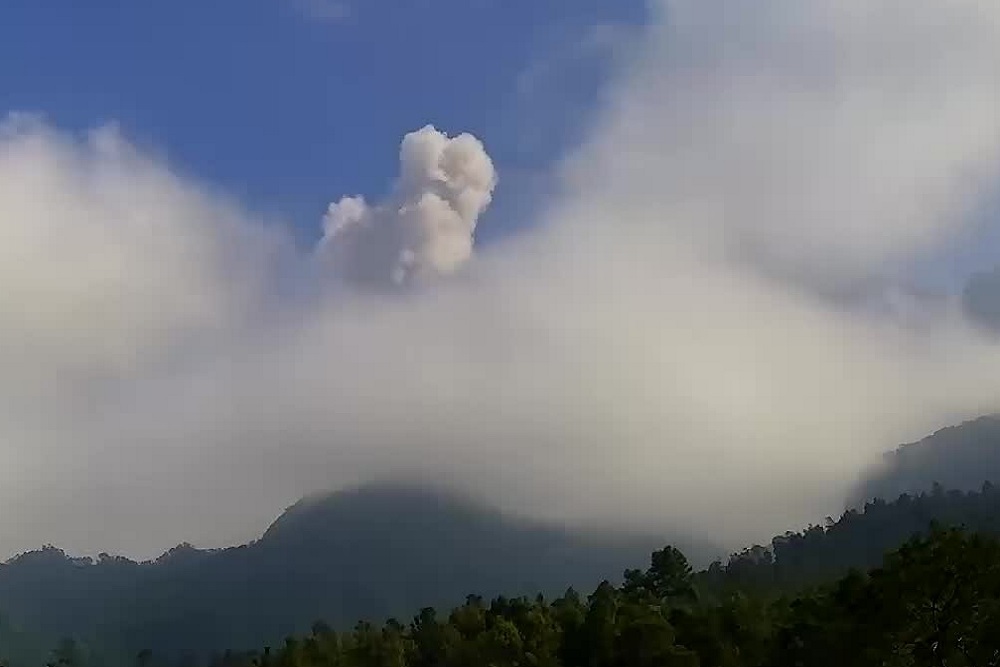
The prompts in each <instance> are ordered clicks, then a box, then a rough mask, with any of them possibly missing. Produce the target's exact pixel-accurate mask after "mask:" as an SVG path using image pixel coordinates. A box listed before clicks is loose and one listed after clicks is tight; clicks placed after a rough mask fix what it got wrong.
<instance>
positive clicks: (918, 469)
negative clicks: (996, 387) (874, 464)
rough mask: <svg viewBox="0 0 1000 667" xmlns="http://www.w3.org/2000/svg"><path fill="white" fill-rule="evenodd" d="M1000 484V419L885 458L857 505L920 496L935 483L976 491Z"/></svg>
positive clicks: (855, 497) (856, 497)
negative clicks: (987, 482)
mask: <svg viewBox="0 0 1000 667" xmlns="http://www.w3.org/2000/svg"><path fill="white" fill-rule="evenodd" d="M986 481H989V482H994V483H998V482H1000V415H992V416H985V417H980V418H979V419H976V420H973V421H970V422H966V423H964V424H960V425H958V426H951V427H948V428H944V429H941V430H940V431H937V432H936V433H934V434H933V435H930V436H928V437H926V438H924V439H923V440H920V441H918V442H914V443H910V444H906V445H902V446H900V447H899V448H897V449H896V450H895V451H893V452H889V453H887V454H886V455H885V459H884V461H883V464H882V465H881V466H880V467H879V468H878V469H876V470H873V471H872V472H871V473H870V474H869V475H868V476H867V477H866V478H865V479H863V480H862V481H861V482H860V483H859V484H858V487H857V489H856V490H855V491H854V493H853V494H852V496H851V498H850V500H851V502H852V504H858V503H861V502H864V501H866V500H870V499H872V498H876V497H877V498H895V497H897V496H898V495H900V494H901V493H911V494H912V493H919V492H921V491H926V490H929V489H930V488H931V487H932V486H933V485H934V484H935V483H938V484H940V485H941V486H943V487H944V488H946V489H958V490H963V491H970V490H974V489H978V488H980V487H981V486H982V484H983V482H986Z"/></svg>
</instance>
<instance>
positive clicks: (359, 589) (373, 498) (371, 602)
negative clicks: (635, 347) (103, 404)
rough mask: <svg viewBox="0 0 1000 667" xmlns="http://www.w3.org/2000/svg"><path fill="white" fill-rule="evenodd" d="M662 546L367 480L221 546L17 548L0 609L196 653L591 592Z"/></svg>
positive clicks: (33, 623) (114, 648) (34, 623)
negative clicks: (135, 554) (252, 537)
mask: <svg viewBox="0 0 1000 667" xmlns="http://www.w3.org/2000/svg"><path fill="white" fill-rule="evenodd" d="M661 545H662V538H661V539H657V540H653V539H641V538H631V537H624V536H611V535H607V534H601V535H597V534H594V535H591V534H585V533H581V532H574V531H570V530H566V529H562V528H559V527H555V526H551V525H546V524H542V523H537V522H532V521H528V520H524V519H518V518H512V517H508V516H505V515H503V514H501V513H500V512H498V511H496V510H494V509H491V508H489V507H486V506H483V505H480V504H477V503H474V502H472V501H470V500H468V499H465V498H462V497H458V496H455V495H451V494H447V493H443V492H439V491H433V490H428V489H422V488H417V487H405V486H368V487H362V488H358V489H354V490H349V491H341V492H337V493H333V494H329V495H325V496H319V497H313V498H309V499H304V500H302V501H300V502H299V503H297V504H295V505H293V506H292V507H290V508H289V509H288V510H287V511H285V512H284V514H282V515H281V516H280V517H279V518H278V519H277V520H276V521H275V522H274V523H273V524H272V525H271V526H270V528H268V530H267V531H266V532H265V533H264V535H263V536H262V537H261V538H260V539H259V540H257V541H255V542H252V543H250V544H246V545H243V546H239V547H233V548H229V549H222V550H214V551H204V550H198V549H195V548H193V547H191V546H189V545H181V546H179V547H177V548H175V549H173V550H171V551H169V552H167V553H166V554H164V555H163V556H161V557H160V558H159V559H157V560H155V561H150V562H143V563H136V562H133V561H131V560H128V559H125V558H122V557H114V556H108V555H105V554H102V556H101V557H100V558H98V559H97V560H91V559H81V558H72V557H70V556H68V555H67V554H65V553H63V552H62V551H61V550H59V549H56V548H54V547H47V548H44V549H41V550H38V551H34V552H29V553H27V554H23V555H21V556H19V557H17V558H14V559H12V560H11V561H9V562H7V563H6V564H4V565H2V566H0V609H2V610H3V611H4V613H5V614H7V615H8V617H9V618H10V619H11V621H12V622H15V623H17V624H18V625H19V626H23V627H27V628H31V629H32V630H33V631H35V632H37V633H38V634H40V635H42V636H44V637H46V638H48V640H49V642H50V645H54V644H55V642H56V641H57V640H58V639H60V638H62V637H67V636H72V637H75V638H78V639H80V640H83V641H84V642H86V643H88V644H89V645H90V646H91V647H98V648H103V649H104V659H105V661H107V662H109V663H111V662H118V661H122V660H125V659H126V657H127V656H134V655H135V654H136V653H137V652H138V651H139V650H140V649H144V648H149V649H152V650H153V651H154V653H156V654H157V655H160V656H164V655H173V656H175V657H177V656H180V655H182V654H183V653H184V652H186V651H188V652H190V653H191V654H192V655H197V656H204V655H206V654H209V653H211V652H213V651H217V650H221V649H223V648H234V649H240V648H250V647H257V646H260V645H261V643H262V642H263V643H267V642H271V643H273V644H275V645H277V644H278V643H280V641H281V640H282V639H283V638H284V637H285V636H286V635H288V634H291V633H297V632H298V633H301V632H303V631H306V630H308V629H309V628H310V627H311V625H312V624H313V622H315V621H317V620H321V619H322V620H323V621H326V622H328V623H330V624H331V625H334V626H344V625H349V624H353V623H354V622H355V621H356V620H358V619H371V620H383V619H385V618H386V617H389V616H394V615H396V616H400V617H401V618H407V617H408V615H411V614H412V613H413V611H414V610H416V609H420V608H422V607H425V606H448V605H453V604H455V603H457V602H460V601H462V600H464V599H465V596H466V595H467V594H469V593H477V594H481V595H484V596H492V595H497V594H500V593H503V594H508V595H511V594H532V595H533V594H535V593H538V592H543V593H546V594H558V593H561V592H563V591H565V590H566V588H567V587H570V586H574V587H578V588H581V589H583V590H588V589H591V588H593V586H594V585H595V584H596V583H598V582H600V581H601V580H603V579H605V578H609V577H610V578H613V577H614V575H615V574H617V573H621V572H622V571H623V570H624V569H626V568H629V567H634V566H636V565H638V564H641V563H642V562H644V561H645V560H646V559H647V558H648V554H649V552H650V551H651V550H652V549H653V548H655V547H657V546H661ZM690 546H691V545H689V547H690ZM220 610H224V613H220ZM94 650H97V649H96V648H95V649H94Z"/></svg>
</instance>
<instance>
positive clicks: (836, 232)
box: [0, 0, 1000, 554]
mask: <svg viewBox="0 0 1000 667" xmlns="http://www.w3.org/2000/svg"><path fill="white" fill-rule="evenodd" d="M659 8H660V9H661V10H662V13H663V15H662V16H660V17H659V19H658V22H657V23H656V25H654V26H652V27H650V28H649V31H648V35H647V38H646V39H647V43H646V44H645V47H644V51H643V55H642V56H641V57H640V58H639V60H638V61H637V62H636V64H635V66H634V68H633V69H632V70H631V71H630V72H628V73H627V76H625V77H624V78H623V79H622V80H620V81H619V82H617V84H616V85H615V86H614V87H613V88H612V90H611V91H610V92H611V93H612V99H613V100H614V102H613V104H612V105H611V106H610V107H609V108H608V109H606V110H605V113H604V114H603V116H602V120H601V122H600V123H599V124H598V125H597V127H595V129H594V131H593V133H592V135H591V139H590V141H589V142H588V143H587V144H586V145H584V146H582V147H581V148H580V150H579V151H578V152H577V153H575V154H574V155H573V156H571V158H570V159H569V160H568V161H567V164H566V174H565V175H566V180H565V184H564V185H565V187H564V192H565V194H564V195H563V196H562V197H561V198H560V199H558V200H556V201H553V202H552V204H551V207H550V210H549V211H548V213H547V214H546V216H545V221H544V224H543V225H541V226H540V227H539V228H538V229H537V230H535V231H532V232H530V233H528V234H525V235H522V236H519V237H518V238H515V239H512V240H508V241H506V242H503V243H499V244H496V245H494V246H493V247H491V248H486V249H481V250H480V251H479V252H478V253H477V255H476V258H475V261H470V257H471V242H472V238H473V232H474V227H475V222H476V218H477V216H478V214H479V213H480V212H481V211H482V210H483V208H484V207H485V206H486V205H487V204H488V203H489V200H490V196H491V191H492V185H493V182H494V174H493V168H492V165H491V164H490V162H489V158H488V156H487V155H486V153H485V151H484V150H483V147H482V146H481V145H480V144H479V143H478V141H476V140H475V139H473V138H472V137H468V136H467V135H462V136H460V137H458V138H455V139H447V138H446V137H445V136H443V135H441V134H440V133H438V132H436V131H434V130H432V129H430V128H425V129H424V130H421V131H419V132H417V133H415V134H413V135H409V137H408V138H407V140H406V141H405V142H404V145H403V148H402V150H401V162H402V166H401V177H400V179H399V182H398V183H397V184H396V187H395V189H394V190H393V192H392V194H391V195H390V196H389V198H388V199H387V200H386V201H385V202H382V203H378V204H375V205H370V204H368V203H367V202H365V201H364V200H362V199H360V198H346V199H342V200H340V201H339V202H338V203H337V204H335V205H334V206H333V207H332V209H331V211H330V212H329V214H328V216H327V219H326V225H327V229H326V232H327V236H326V239H325V241H324V244H323V246H322V247H321V248H320V249H319V252H318V253H316V254H315V255H311V256H310V257H307V258H301V257H299V258H292V257H289V255H288V254H286V250H285V245H284V243H283V241H282V240H281V238H280V237H279V236H276V235H275V234H274V233H273V231H270V230H269V229H268V228H267V227H265V226H263V225H261V224H260V223H259V222H256V221H254V220H253V219H252V217H251V216H248V215H246V214H245V213H241V212H240V211H238V210H237V209H236V208H235V207H234V206H232V205H231V204H230V203H227V202H220V201H219V198H218V197H217V196H216V195H211V194H207V193H206V191H205V189H204V188H201V187H198V186H196V185H194V184H192V183H191V182H190V181H189V180H187V179H185V178H183V177H180V176H178V175H176V174H174V173H172V172H171V171H170V169H169V168H167V167H166V166H164V165H162V164H160V163H158V162H157V161H155V160H152V159H150V158H149V157H147V156H143V155H141V154H139V153H137V152H136V151H135V150H134V149H132V148H130V147H128V145H127V144H125V143H124V142H123V141H122V140H121V138H120V137H117V136H116V135H114V134H113V133H111V134H109V133H107V132H104V133H98V135H97V137H96V138H93V139H90V140H88V141H86V142H78V141H73V140H71V139H70V138H67V137H65V136H62V135H59V134H58V133H56V132H55V131H54V130H52V129H51V128H49V127H47V126H45V125H43V124H39V123H37V122H34V123H28V124H27V125H26V126H25V125H22V126H21V127H20V128H19V129H11V127H12V126H11V125H8V127H7V129H6V130H5V131H4V134H3V138H2V140H0V234H2V239H3V242H2V243H0V273H2V276H3V278H2V279H3V281H4V283H3V284H4V286H5V290H4V293H3V295H0V332H3V333H0V337H3V338H2V340H3V343H4V344H3V346H2V349H0V359H2V360H3V362H4V364H8V363H9V364H14V366H13V368H15V369H16V371H15V372H13V373H6V374H5V375H3V376H2V377H0V395H2V396H3V397H5V398H9V399H10V400H7V401H4V402H3V403H2V405H3V407H2V408H0V410H2V411H3V412H2V413H0V470H2V471H3V472H2V473H0V475H2V477H0V503H2V504H3V507H4V508H5V514H10V515H13V516H17V517H21V518H22V519H23V521H21V522H20V523H12V524H5V526H4V528H3V532H2V533H0V548H3V549H4V550H8V551H9V550H14V549H18V548H24V547H28V546H32V545H35V544H38V543H41V542H44V541H56V542H59V543H61V544H65V545H66V546H67V547H69V548H71V549H85V550H97V549H109V550H114V549H126V550H128V551H131V552H133V553H139V554H150V553H153V552H155V551H156V550H157V549H159V548H163V547H166V546H169V545H170V544H171V543H175V542H179V541H181V540H182V539H190V540H194V541H196V542H201V543H203V544H210V543H218V542H219V541H223V540H228V539H232V538H235V537H249V536H251V535H252V534H253V532H254V531H255V530H257V529H259V528H261V527H262V526H263V524H264V523H265V522H266V521H267V520H268V519H269V518H271V516H272V515H273V513H275V512H276V511H277V510H279V509H280V508H281V507H283V506H285V505H286V504H288V503H289V502H291V501H292V500H294V499H295V498H296V497H297V496H299V495H301V494H302V493H305V492H307V491H311V490H314V489H317V488H322V487H327V486H330V485H341V484H351V483H356V482H358V481H362V480H364V479H370V478H375V477H385V476H400V475H405V476H409V477H418V478H424V479H428V480H432V481H435V482H438V483H443V484H449V485H456V486H461V487H463V488H466V489H468V490H472V491H474V492H475V493H478V494H481V495H483V496H485V497H486V498H487V499H489V500H493V501H496V502H499V503H500V504H501V505H503V506H505V507H507V508H510V509H514V510H518V511H524V512H528V513H532V514H535V515H541V516H549V517H558V518H562V519H565V520H570V521H591V522H593V521H600V522H614V523H616V524H619V525H628V524H634V525H641V526H644V527H653V528H657V529H666V528H668V527H680V528H684V529H688V530H691V531H695V532H698V533H701V534H707V535H711V536H719V535H721V536H723V537H725V538H726V539H727V540H729V541H730V543H731V544H734V545H735V544H737V543H739V542H741V541H743V540H746V539H751V538H762V537H767V536H768V535H769V534H770V533H771V532H774V531H781V530H784V529H786V528H789V527H794V526H796V525H797V524H799V523H802V522H806V521H809V520H816V519H817V518H819V517H821V516H823V515H825V514H826V513H829V512H835V511H836V510H837V505H838V503H839V501H840V498H841V494H842V493H843V491H844V490H845V488H846V487H847V486H848V485H849V484H850V483H852V482H853V481H854V479H853V477H854V475H856V474H857V473H858V471H859V470H860V469H861V468H862V466H864V465H865V464H866V462H868V461H869V460H871V458H872V457H873V456H875V455H876V454H877V453H878V452H880V451H881V450H883V449H886V448H888V447H891V446H893V445H894V444H896V443H898V442H903V441H910V440H912V439H914V438H916V437H919V436H920V435H922V434H924V433H925V432H927V431H929V430H931V429H933V428H935V427H937V426H940V425H942V424H945V423H948V422H951V421H954V420H958V419H961V418H964V417H971V416H974V415H976V414H977V413H981V412H991V411H995V410H996V406H997V404H998V403H1000V386H998V385H997V382H996V377H997V375H998V372H1000V348H998V347H997V346H996V344H995V342H991V341H990V340H989V339H987V338H985V337H983V336H981V335H980V334H979V333H978V332H977V331H976V330H975V329H974V328H973V327H970V326H969V325H968V323H967V322H966V321H965V319H964V318H963V315H962V312H961V308H960V307H959V304H958V302H957V301H956V300H954V299H953V300H951V301H947V302H945V303H936V304H935V305H934V309H935V310H934V311H933V312H934V317H931V318H928V317H922V316H919V315H920V312H919V311H921V310H922V309H924V308H926V307H925V306H923V305H922V302H921V301H918V300H913V299H910V298H906V299H903V300H900V299H898V298H896V297H895V296H894V295H895V294H900V293H904V292H901V291H900V290H896V291H895V292H893V291H889V292H887V296H886V297H885V298H884V299H883V300H884V301H885V302H886V303H889V304H897V305H894V306H893V307H891V308H881V309H864V308H861V307H859V306H855V305H851V304H845V303H843V302H840V301H833V300H829V299H827V298H825V297H823V296H822V294H824V293H826V292H827V291H828V290H830V289H833V290H837V289H840V288H843V287H844V286H845V285H847V286H850V285H853V284H855V283H858V282H861V283H863V284H865V285H868V284H876V285H877V284H880V283H879V282H878V281H876V282H875V283H871V282H869V281H870V280H871V279H872V278H873V277H874V278H877V279H879V280H882V279H884V278H885V277H886V276H888V277H893V276H895V275H898V274H905V273H906V271H907V267H908V264H909V262H911V261H912V260H914V259H916V258H918V257H920V256H922V255H925V254H927V253H933V252H934V251H935V250H936V249H938V248H939V247H941V246H942V244H945V243H947V241H948V240H949V239H950V238H952V237H953V236H954V235H957V234H960V233H961V232H962V230H963V229H964V225H965V218H964V215H963V214H964V212H965V211H968V210H972V209H974V208H975V206H976V205H977V204H978V203H979V202H980V201H981V198H982V197H985V196H986V195H987V194H988V192H987V191H988V190H989V185H990V183H991V182H992V183H995V182H996V180H995V179H996V173H997V172H996V169H997V165H998V163H1000V138H998V136H997V128H996V125H995V119H996V118H997V117H1000V114H997V113H996V112H997V105H998V95H1000V88H998V87H997V86H996V85H995V84H996V82H997V79H996V70H995V69H993V66H992V65H991V63H996V62H1000V9H998V8H997V7H996V6H995V3H988V2H985V1H974V0H936V1H934V2H926V3H923V4H921V5H920V6H919V7H914V6H912V5H911V4H908V3H902V2H901V1H900V0H867V1H866V2H861V1H860V0H837V2H833V0H796V1H795V2H792V1H791V0H765V1H764V2H760V3H756V4H755V5H754V6H753V8H750V7H749V6H747V7H744V6H743V5H742V4H740V3H737V2H735V0H699V1H698V2H695V0H685V1H681V0H677V1H674V2H669V3H667V2H664V3H662V4H661V5H659ZM946 28H947V29H946ZM991 179H993V180H992V181H991ZM424 202H431V203H427V204H425V203H424ZM407 251H408V252H407ZM411 254H412V263H411V260H410V259H408V258H409V257H410V256H411ZM403 255H406V257H404V259H405V261H404V262H402V263H400V258H401V256H403ZM293 260H294V261H297V262H299V265H298V266H293V268H292V269H289V267H288V265H287V264H285V263H286V262H288V261H293ZM312 262H317V264H318V266H316V267H315V268H320V269H325V268H327V267H329V266H334V267H338V268H337V271H335V273H336V274H339V275H340V276H341V277H344V278H347V279H348V280H347V281H346V282H347V283H348V284H347V285H345V284H342V283H341V282H340V281H338V280H336V279H334V280H333V281H332V282H324V283H321V285H320V286H319V289H318V290H316V291H318V294H317V293H313V291H311V290H307V289H303V290H302V291H301V293H300V294H298V295H297V297H296V298H295V299H292V300H288V299H282V300H279V299H277V298H275V297H274V296H272V295H271V291H272V286H273V280H272V278H273V276H274V274H279V275H281V276H286V275H287V273H288V272H289V271H292V272H294V273H295V274H296V275H298V274H300V273H301V274H305V275H307V276H311V278H312V279H316V280H320V279H321V278H320V276H326V277H325V278H322V280H329V279H330V277H329V275H328V274H327V273H326V272H325V271H323V270H318V271H315V272H311V271H300V270H299V269H300V268H301V266H302V265H306V266H309V267H310V268H313V266H312V264H311V263H312ZM458 267H463V270H462V271H460V272H458V273H457V274H455V273H454V269H456V268H458ZM399 268H407V269H408V270H410V271H411V272H412V273H411V274H408V275H411V276H412V275H416V276H441V275H445V274H451V278H452V279H451V280H435V281H432V283H433V284H430V283H427V282H426V281H421V280H417V281H415V282H413V284H412V289H410V290H404V291H403V292H395V291H393V290H381V291H375V292H371V291H365V290H361V291H358V290H355V289H351V287H350V283H351V282H352V281H354V280H357V279H359V278H361V279H362V280H364V279H369V278H370V279H373V280H375V282H376V283H386V282H387V281H390V280H391V278H392V275H393V271H394V270H396V269H399ZM367 271H371V274H370V275H366V272H367ZM862 279H863V280H862ZM303 287H305V286H303ZM816 288H821V289H816ZM876 296H881V295H876ZM914 311H917V312H916V313H915V312H914ZM8 367H9V366H8ZM67 369H73V371H72V373H69V374H67ZM67 377H69V378H71V381H68V382H67V381H65V379H66V378H67ZM95 382H96V385H95ZM95 386H96V387H97V389H98V390H96V391H95V390H93V388H94V387H95ZM12 406H17V407H12ZM99 516H100V517H103V520H101V521H99V520H98V519H97V517H99ZM220 526H221V527H223V528H220Z"/></svg>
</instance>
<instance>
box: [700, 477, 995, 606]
mask: <svg viewBox="0 0 1000 667" xmlns="http://www.w3.org/2000/svg"><path fill="white" fill-rule="evenodd" d="M933 524H938V525H940V526H945V527H958V528H965V529H967V530H970V531H974V532H981V533H985V534H988V535H995V536H1000V485H997V486H994V485H993V484H990V483H985V484H983V485H982V487H981V489H980V490H978V491H957V490H950V491H946V490H945V489H944V488H943V487H941V486H935V487H934V489H933V490H931V491H929V492H924V493H919V494H915V495H911V494H908V493H907V494H902V495H900V496H899V497H898V498H895V499H893V500H892V501H889V502H887V501H885V500H881V499H877V500H873V501H871V502H868V503H865V504H864V506H863V507H861V508H859V509H851V510H848V511H846V512H844V514H843V515H842V516H841V517H840V518H839V519H837V520H836V521H834V520H832V519H828V520H827V523H826V524H825V525H814V526H810V527H809V528H807V529H805V530H802V531H799V532H787V533H785V534H784V535H779V536H776V537H775V538H774V539H772V540H771V543H770V544H767V545H758V546H754V547H750V548H748V549H744V550H743V551H742V552H740V553H737V554H733V555H732V556H731V557H730V559H729V561H728V563H725V564H723V563H715V564H713V565H712V566H710V567H709V568H708V570H706V571H704V572H701V573H699V575H698V580H699V583H700V584H701V585H702V586H703V587H704V588H706V589H708V590H712V589H714V590H719V589H720V588H726V587H727V586H728V587H735V588H740V589H753V588H757V589H760V590H771V591H775V590H783V591H793V590H797V589H799V588H801V587H802V586H807V585H813V584H818V583H823V582H827V581H831V580H833V579H836V578H837V577H840V576H842V575H844V574H846V573H847V572H848V571H849V570H850V569H852V568H855V569H860V570H867V569H870V568H872V567H875V566H877V565H878V564H879V563H881V562H882V557H883V556H884V554H885V553H886V552H888V551H892V550H894V549H896V548H898V547H899V546H900V545H901V544H903V543H904V542H906V541H907V540H908V539H910V538H911V537H913V536H915V535H926V534H928V533H929V532H930V529H931V527H932V525H933Z"/></svg>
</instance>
